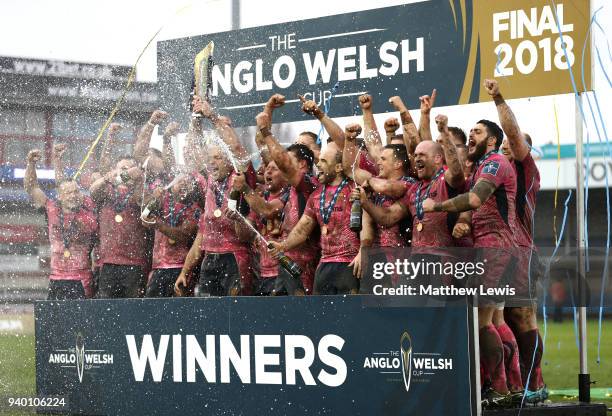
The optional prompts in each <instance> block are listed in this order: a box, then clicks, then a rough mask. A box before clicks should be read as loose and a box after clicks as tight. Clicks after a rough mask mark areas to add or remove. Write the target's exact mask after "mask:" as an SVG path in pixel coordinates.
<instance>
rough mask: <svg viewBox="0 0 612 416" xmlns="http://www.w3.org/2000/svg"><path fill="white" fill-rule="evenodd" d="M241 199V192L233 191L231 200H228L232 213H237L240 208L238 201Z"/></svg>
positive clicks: (230, 196)
mask: <svg viewBox="0 0 612 416" xmlns="http://www.w3.org/2000/svg"><path fill="white" fill-rule="evenodd" d="M239 199H240V191H238V190H236V189H232V191H231V192H230V194H229V199H228V200H227V208H229V209H231V210H232V211H236V209H237V207H238V200H239Z"/></svg>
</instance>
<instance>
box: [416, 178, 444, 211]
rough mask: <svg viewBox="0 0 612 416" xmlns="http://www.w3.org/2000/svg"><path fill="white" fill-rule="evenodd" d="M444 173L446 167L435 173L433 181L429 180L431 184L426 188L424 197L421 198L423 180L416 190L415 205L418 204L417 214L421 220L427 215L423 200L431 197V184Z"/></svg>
mask: <svg viewBox="0 0 612 416" xmlns="http://www.w3.org/2000/svg"><path fill="white" fill-rule="evenodd" d="M443 173H444V169H442V168H440V170H438V172H436V174H435V175H434V177H433V178H431V181H430V182H429V185H427V189H425V195H423V198H421V188H422V186H423V182H419V186H418V188H417V191H416V196H415V201H414V203H415V206H416V214H417V218H418V219H419V220H422V219H423V217H424V216H425V212H424V211H423V201H425V200H426V199H427V198H429V191H431V185H433V183H434V182H435V181H436V180H437V179H438V178H439V177H440V175H442V174H443Z"/></svg>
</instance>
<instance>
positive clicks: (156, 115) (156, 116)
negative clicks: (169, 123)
mask: <svg viewBox="0 0 612 416" xmlns="http://www.w3.org/2000/svg"><path fill="white" fill-rule="evenodd" d="M166 117H168V113H166V112H165V111H162V110H155V111H153V114H151V117H150V118H149V122H150V123H151V124H155V125H157V124H159V123H161V122H162V121H163V120H164V119H165V118H166Z"/></svg>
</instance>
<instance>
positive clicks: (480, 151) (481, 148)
mask: <svg viewBox="0 0 612 416" xmlns="http://www.w3.org/2000/svg"><path fill="white" fill-rule="evenodd" d="M486 152H487V140H486V139H485V140H483V141H481V142H478V143H476V144H475V145H474V151H473V152H472V153H468V156H467V158H468V160H470V161H471V162H474V163H476V162H478V160H480V158H481V157H483V156H484V155H485V153H486Z"/></svg>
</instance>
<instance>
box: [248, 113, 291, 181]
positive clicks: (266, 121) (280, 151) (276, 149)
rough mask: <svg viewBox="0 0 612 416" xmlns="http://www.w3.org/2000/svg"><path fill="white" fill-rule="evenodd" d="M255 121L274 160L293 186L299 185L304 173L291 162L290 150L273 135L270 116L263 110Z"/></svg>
mask: <svg viewBox="0 0 612 416" xmlns="http://www.w3.org/2000/svg"><path fill="white" fill-rule="evenodd" d="M255 122H256V123H257V129H258V130H259V132H260V133H261V136H262V137H263V139H264V141H265V143H266V146H267V147H268V151H269V152H270V157H271V158H272V160H273V161H274V162H276V165H277V166H278V168H279V169H280V170H281V172H283V173H284V174H285V176H286V177H287V181H289V183H290V184H291V185H292V186H298V185H299V183H300V181H301V180H302V175H301V173H300V172H299V171H298V169H297V168H296V167H295V166H294V165H293V163H292V162H291V158H290V157H289V152H287V150H286V149H285V148H284V147H283V146H281V144H280V143H279V142H278V140H276V138H274V136H273V135H272V132H271V131H270V128H269V127H268V126H269V125H270V118H269V116H268V115H267V114H266V113H265V112H261V113H259V114H257V116H256V117H255Z"/></svg>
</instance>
